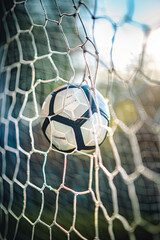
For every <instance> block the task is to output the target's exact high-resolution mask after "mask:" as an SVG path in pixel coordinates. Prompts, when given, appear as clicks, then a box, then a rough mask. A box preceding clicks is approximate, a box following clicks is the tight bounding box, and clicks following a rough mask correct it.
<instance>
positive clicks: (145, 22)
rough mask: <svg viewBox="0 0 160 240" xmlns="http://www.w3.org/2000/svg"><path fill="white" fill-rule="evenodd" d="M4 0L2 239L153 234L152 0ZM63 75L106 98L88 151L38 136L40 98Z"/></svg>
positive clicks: (156, 156)
mask: <svg viewBox="0 0 160 240" xmlns="http://www.w3.org/2000/svg"><path fill="white" fill-rule="evenodd" d="M0 4H1V5H0V11H1V12H0V13H1V25H0V26H1V48H0V52H1V79H0V116H1V118H0V119H1V120H0V239H7V240H11V239H16V240H18V239H19V240H20V239H23V240H24V239H28V240H29V239H34V240H35V239H43V240H44V239H45V240H47V239H111V240H118V239H119V240H122V239H131V240H135V239H142V237H143V238H144V239H148V240H151V239H153V240H158V239H159V238H160V231H159V229H160V223H159V220H160V193H159V191H160V176H159V172H160V107H159V106H160V98H159V95H160V65H159V62H160V58H159V56H160V47H159V42H160V30H159V28H158V26H159V21H160V18H159V16H160V4H159V2H158V1H156V0H155V1H146V2H145V1H139V2H138V0H135V1H134V0H128V1H109V0H108V1H100V0H99V1H98V0H95V1H89V0H88V1H84V2H83V1H77V0H76V1H75V0H72V1H71V0H68V1H61V0H55V1H51V0H47V1H46V0H40V1H38V0H37V1H36V0H27V1H18V0H17V1H16V0H14V1H12V0H3V1H1V3H0ZM65 83H68V84H72V85H75V84H77V83H78V84H82V83H85V84H88V85H90V86H91V89H92V90H93V91H94V90H95V89H96V88H98V89H99V91H100V92H101V93H102V94H103V96H104V97H107V98H108V99H109V107H110V112H111V121H110V125H109V128H108V137H107V139H106V140H105V141H104V143H103V144H102V145H101V147H100V148H99V147H98V146H97V147H96V149H95V151H94V152H93V153H90V154H88V153H82V152H79V154H77V151H75V152H74V153H71V154H67V153H62V152H59V151H57V150H55V149H53V148H52V147H50V145H49V143H48V141H47V140H46V139H45V137H44V135H43V132H42V129H41V108H42V104H43V102H44V100H45V98H46V97H47V96H48V94H49V93H50V92H52V91H53V90H54V89H55V88H56V87H59V86H61V85H64V84H65Z"/></svg>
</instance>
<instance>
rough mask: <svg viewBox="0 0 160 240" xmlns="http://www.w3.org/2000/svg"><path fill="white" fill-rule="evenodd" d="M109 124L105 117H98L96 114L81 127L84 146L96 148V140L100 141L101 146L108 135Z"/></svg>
mask: <svg viewBox="0 0 160 240" xmlns="http://www.w3.org/2000/svg"><path fill="white" fill-rule="evenodd" d="M107 124H108V123H107V120H106V119H105V118H104V117H103V116H101V115H99V116H98V113H94V114H93V115H92V116H91V117H90V118H89V119H88V120H87V121H86V122H85V123H84V124H83V125H82V126H81V132H82V137H83V141H84V144H85V145H86V146H95V143H96V139H97V141H98V144H101V143H102V141H103V140H104V138H105V135H106V133H107V130H106V128H105V126H107ZM103 126H104V127H103Z"/></svg>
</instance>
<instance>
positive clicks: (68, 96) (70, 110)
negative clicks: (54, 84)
mask: <svg viewBox="0 0 160 240" xmlns="http://www.w3.org/2000/svg"><path fill="white" fill-rule="evenodd" d="M96 96H97V98H96V99H97V101H96V100H95V97H94V94H93V91H92V90H91V89H90V87H89V86H87V85H82V86H78V85H77V86H71V85H64V86H62V87H60V88H57V89H55V90H54V91H53V92H52V93H51V94H50V95H48V97H47V98H46V99H45V101H44V103H43V106H42V114H43V116H44V119H43V121H42V131H43V134H44V135H45V137H46V138H47V140H48V141H49V142H50V143H51V144H52V147H54V148H56V149H57V150H60V151H62V152H72V151H73V150H75V149H76V150H78V151H88V150H92V149H94V148H95V146H96V144H98V145H100V144H101V143H102V142H103V141H104V139H105V137H106V135H107V128H106V126H108V125H109V120H110V114H109V108H108V104H107V102H106V101H105V99H104V98H103V96H102V95H101V94H100V93H99V92H98V91H97V90H96ZM96 102H97V104H96Z"/></svg>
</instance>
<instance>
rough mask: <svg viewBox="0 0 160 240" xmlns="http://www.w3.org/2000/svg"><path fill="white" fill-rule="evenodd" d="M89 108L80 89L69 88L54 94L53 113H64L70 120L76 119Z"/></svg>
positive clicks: (62, 114)
mask: <svg viewBox="0 0 160 240" xmlns="http://www.w3.org/2000/svg"><path fill="white" fill-rule="evenodd" d="M88 109H89V102H88V99H87V97H86V95H85V94H84V93H83V91H82V90H81V89H78V88H69V89H65V90H63V91H61V92H59V93H58V94H57V95H56V98H55V103H54V113H55V114H57V113H59V115H61V116H65V114H66V115H67V116H68V117H69V118H71V119H72V120H77V119H78V118H80V117H81V116H82V115H83V114H84V113H85V112H86V111H87V110H88Z"/></svg>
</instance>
